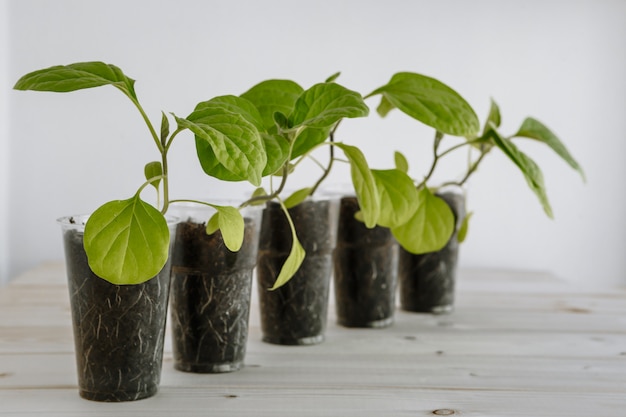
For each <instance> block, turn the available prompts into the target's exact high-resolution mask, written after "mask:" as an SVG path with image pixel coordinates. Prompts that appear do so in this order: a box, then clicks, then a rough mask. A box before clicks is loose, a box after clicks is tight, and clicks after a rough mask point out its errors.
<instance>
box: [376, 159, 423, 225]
mask: <svg viewBox="0 0 626 417" xmlns="http://www.w3.org/2000/svg"><path fill="white" fill-rule="evenodd" d="M372 175H373V176H374V180H375V181H376V188H377V189H378V193H379V195H380V216H379V217H378V224H379V225H380V226H385V227H397V226H400V225H402V224H404V223H406V222H407V221H409V219H410V218H411V217H412V215H413V213H414V212H415V210H416V208H417V201H418V200H417V189H416V188H415V184H413V180H412V179H411V178H410V177H409V176H408V175H406V173H404V172H402V171H400V170H398V169H388V170H375V169H373V170H372Z"/></svg>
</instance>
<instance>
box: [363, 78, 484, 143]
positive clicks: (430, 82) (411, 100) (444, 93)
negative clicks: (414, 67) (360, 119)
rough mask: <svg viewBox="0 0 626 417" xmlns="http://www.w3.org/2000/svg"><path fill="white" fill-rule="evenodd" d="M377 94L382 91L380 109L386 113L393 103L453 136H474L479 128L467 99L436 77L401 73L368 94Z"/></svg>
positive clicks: (425, 122) (415, 117)
mask: <svg viewBox="0 0 626 417" xmlns="http://www.w3.org/2000/svg"><path fill="white" fill-rule="evenodd" d="M375 94H382V95H383V97H384V100H385V99H386V101H384V100H383V101H382V102H381V106H379V110H378V112H379V113H380V114H381V115H383V116H384V115H385V114H387V113H388V112H389V110H390V109H391V106H394V107H397V108H398V109H400V110H401V111H402V112H404V113H406V114H407V115H409V116H411V117H412V118H414V119H416V120H418V121H420V122H422V123H424V124H426V125H427V126H431V127H433V128H435V129H437V130H438V131H440V132H443V133H447V134H450V135H456V136H472V135H475V134H476V133H478V131H479V129H480V122H479V120H478V117H477V116H476V113H475V112H474V110H473V109H472V107H471V106H470V105H469V104H468V103H467V101H465V99H464V98H463V97H461V96H460V95H459V94H458V93H457V92H456V91H454V90H453V89H451V88H450V87H448V86H447V85H445V84H443V83H442V82H440V81H438V80H436V79H434V78H430V77H426V76H424V75H420V74H415V73H409V72H400V73H397V74H395V75H394V76H393V77H392V78H391V80H390V81H389V83H388V84H386V85H384V86H382V87H380V88H378V89H376V90H374V91H373V92H372V93H371V94H370V95H369V96H372V95H375ZM369 96H368V97H369Z"/></svg>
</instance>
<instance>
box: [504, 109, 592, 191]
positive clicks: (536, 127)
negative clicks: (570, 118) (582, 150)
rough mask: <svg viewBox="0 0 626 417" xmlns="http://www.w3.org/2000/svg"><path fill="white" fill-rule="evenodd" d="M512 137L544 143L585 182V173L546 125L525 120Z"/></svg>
mask: <svg viewBox="0 0 626 417" xmlns="http://www.w3.org/2000/svg"><path fill="white" fill-rule="evenodd" d="M513 136H517V137H520V136H521V137H526V138H530V139H535V140H538V141H539V142H543V143H545V144H546V145H548V146H549V147H550V148H551V149H552V150H553V151H554V152H556V153H557V155H559V156H560V157H561V158H563V160H565V162H567V163H568V164H569V166H571V167H572V168H573V169H575V170H576V171H578V172H579V173H580V176H581V177H582V179H583V181H585V180H586V178H585V172H584V171H583V169H582V167H581V166H580V165H579V164H578V162H577V161H576V160H575V159H574V157H573V156H572V155H571V154H570V153H569V151H568V150H567V148H566V147H565V145H564V144H563V143H562V142H561V141H560V140H559V138H558V137H557V136H556V135H555V134H554V133H552V131H551V130H550V129H548V127H547V126H546V125H544V124H543V123H541V122H540V121H539V120H536V119H533V118H531V117H529V118H527V119H526V120H524V122H523V123H522V126H521V127H520V128H519V130H518V132H517V133H516V134H515V135H513Z"/></svg>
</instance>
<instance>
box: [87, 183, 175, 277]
mask: <svg viewBox="0 0 626 417" xmlns="http://www.w3.org/2000/svg"><path fill="white" fill-rule="evenodd" d="M169 243H170V238H169V229H168V227H167V222H166V221H165V218H164V217H163V215H162V214H161V212H159V211H158V210H157V209H155V208H154V207H152V206H151V205H149V204H147V203H145V202H143V201H142V200H141V199H140V198H139V195H136V196H134V197H133V198H130V199H128V200H117V201H111V202H109V203H106V204H104V205H103V206H101V207H100V208H99V209H97V210H96V211H95V212H94V213H93V214H92V215H91V216H90V217H89V220H88V221H87V224H86V225H85V235H84V246H85V252H86V253H87V258H88V260H89V267H90V268H91V270H92V271H93V272H94V274H96V275H98V276H99V277H101V278H103V279H105V280H107V281H109V282H111V283H113V284H118V285H125V284H139V283H142V282H145V281H147V280H149V279H151V278H152V277H154V276H156V275H157V274H158V273H159V272H160V271H161V269H162V268H163V266H164V265H165V263H166V261H167V257H168V252H169Z"/></svg>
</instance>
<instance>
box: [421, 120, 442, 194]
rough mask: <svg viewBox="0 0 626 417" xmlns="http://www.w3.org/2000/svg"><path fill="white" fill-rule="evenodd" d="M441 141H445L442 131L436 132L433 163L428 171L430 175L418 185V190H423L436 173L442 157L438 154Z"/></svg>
mask: <svg viewBox="0 0 626 417" xmlns="http://www.w3.org/2000/svg"><path fill="white" fill-rule="evenodd" d="M441 139H443V133H441V132H440V131H436V132H435V140H434V144H433V163H432V164H431V165H430V170H429V171H428V174H426V176H425V177H424V179H423V180H422V182H420V183H419V184H418V185H417V188H422V187H423V186H425V185H426V183H427V182H428V180H429V179H430V177H432V176H433V174H434V172H435V167H436V166H437V162H439V158H440V157H441V156H442V155H439V154H438V153H437V151H438V149H439V144H440V143H441Z"/></svg>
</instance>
